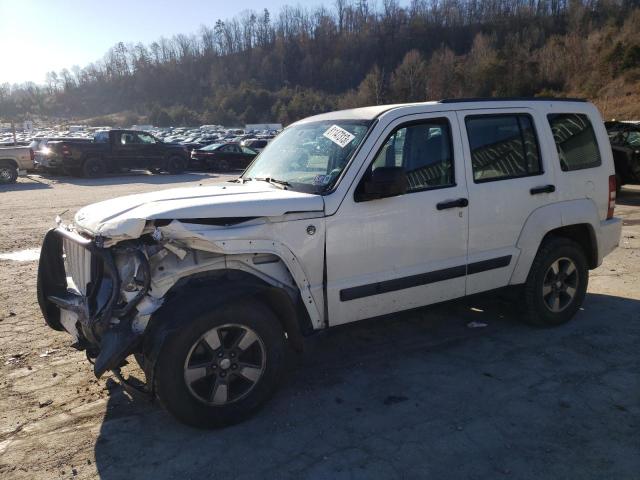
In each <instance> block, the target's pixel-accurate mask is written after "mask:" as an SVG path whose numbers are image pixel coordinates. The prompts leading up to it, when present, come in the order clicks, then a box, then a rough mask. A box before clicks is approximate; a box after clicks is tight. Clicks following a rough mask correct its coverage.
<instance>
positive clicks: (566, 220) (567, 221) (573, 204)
mask: <svg viewBox="0 0 640 480" xmlns="http://www.w3.org/2000/svg"><path fill="white" fill-rule="evenodd" d="M599 228H600V219H599V214H598V209H597V207H596V205H595V203H594V202H593V201H592V200H590V199H580V200H571V201H567V202H560V203H555V204H551V205H546V206H544V207H541V208H538V209H537V210H535V211H534V212H532V213H531V215H530V216H529V217H528V218H527V220H526V222H525V224H524V226H523V228H522V231H521V232H520V236H519V238H518V243H517V247H518V249H519V250H520V254H519V256H518V260H517V262H516V266H515V268H514V271H513V273H512V275H511V280H510V282H509V283H510V284H512V285H519V284H522V283H524V282H525V281H526V280H527V276H528V275H529V270H530V268H531V265H532V264H533V260H534V258H535V256H536V254H537V253H538V250H539V249H540V246H541V245H542V243H543V242H544V241H545V240H546V239H547V238H549V237H550V236H558V237H565V238H569V239H571V240H573V241H575V242H576V243H578V244H579V245H580V246H581V247H582V248H583V250H584V252H585V256H586V257H587V261H588V264H589V268H590V269H593V268H596V267H597V266H598V265H600V263H601V262H602V256H601V255H600V249H599V245H598V231H599Z"/></svg>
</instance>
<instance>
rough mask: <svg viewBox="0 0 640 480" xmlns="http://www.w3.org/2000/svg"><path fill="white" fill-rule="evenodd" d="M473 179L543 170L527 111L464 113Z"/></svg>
mask: <svg viewBox="0 0 640 480" xmlns="http://www.w3.org/2000/svg"><path fill="white" fill-rule="evenodd" d="M465 123H466V125H467V135H468V137H469V148H470V150H471V166H472V169H473V180H474V181H475V182H487V181H492V180H504V179H508V178H518V177H526V176H529V175H537V174H539V173H541V172H542V169H541V167H540V154H539V151H538V142H537V141H536V135H535V131H534V127H533V122H532V120H531V117H529V116H528V115H483V116H473V117H467V118H466V120H465Z"/></svg>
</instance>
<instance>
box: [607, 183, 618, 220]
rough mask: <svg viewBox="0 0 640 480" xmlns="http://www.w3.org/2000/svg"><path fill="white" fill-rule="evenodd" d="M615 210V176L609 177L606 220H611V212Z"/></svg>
mask: <svg viewBox="0 0 640 480" xmlns="http://www.w3.org/2000/svg"><path fill="white" fill-rule="evenodd" d="M615 209H616V176H615V175H610V176H609V208H608V209H607V220H608V219H610V218H613V211H614V210H615Z"/></svg>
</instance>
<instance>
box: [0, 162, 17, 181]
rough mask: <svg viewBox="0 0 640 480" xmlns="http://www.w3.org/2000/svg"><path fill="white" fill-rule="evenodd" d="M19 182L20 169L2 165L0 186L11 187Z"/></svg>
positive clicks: (0, 168)
mask: <svg viewBox="0 0 640 480" xmlns="http://www.w3.org/2000/svg"><path fill="white" fill-rule="evenodd" d="M17 181H18V169H17V168H16V167H14V166H13V165H7V164H4V165H0V184H2V185H9V184H10V183H16V182H17Z"/></svg>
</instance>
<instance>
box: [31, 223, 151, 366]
mask: <svg viewBox="0 0 640 480" xmlns="http://www.w3.org/2000/svg"><path fill="white" fill-rule="evenodd" d="M132 253H133V254H136V255H138V259H139V260H140V264H141V266H142V269H141V270H142V272H143V274H144V276H145V277H146V279H145V284H144V287H143V288H142V289H141V290H140V291H139V293H138V294H136V296H135V297H134V298H133V299H131V300H130V301H128V302H127V301H124V300H123V297H122V296H121V289H120V286H121V280H120V276H119V273H118V269H117V267H116V264H115V260H114V253H113V249H108V248H100V247H98V246H97V245H96V243H95V241H93V240H91V239H87V238H85V237H83V236H81V235H79V234H78V233H76V232H74V231H71V230H67V229H66V228H62V227H58V228H55V229H52V230H49V231H48V232H47V233H46V235H45V238H44V241H43V243H42V249H41V252H40V263H39V265H38V281H37V294H38V303H39V305H40V310H41V311H42V315H43V317H44V320H45V322H46V323H47V325H49V326H50V327H51V328H53V329H54V330H59V331H67V332H68V333H69V334H70V335H71V336H72V337H73V338H74V346H75V347H76V348H78V349H80V350H87V354H88V356H89V357H94V358H96V360H95V364H94V372H95V374H96V376H98V377H100V376H101V375H102V374H103V373H104V372H105V371H107V370H110V369H113V368H117V366H118V365H119V364H120V362H121V361H122V360H123V359H124V358H125V357H126V356H127V355H129V354H130V353H131V351H132V349H133V348H134V347H135V345H136V342H137V340H138V338H137V335H135V334H134V333H133V332H132V330H131V320H132V314H133V312H134V307H135V306H136V305H137V304H138V303H139V302H140V300H141V299H142V297H143V296H144V295H145V294H146V293H147V291H148V289H149V281H150V272H149V268H148V261H147V259H146V257H145V256H144V255H143V254H142V252H140V251H138V250H135V252H132ZM65 257H66V260H65ZM114 319H118V320H117V321H116V322H114V321H113V320H114Z"/></svg>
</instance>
